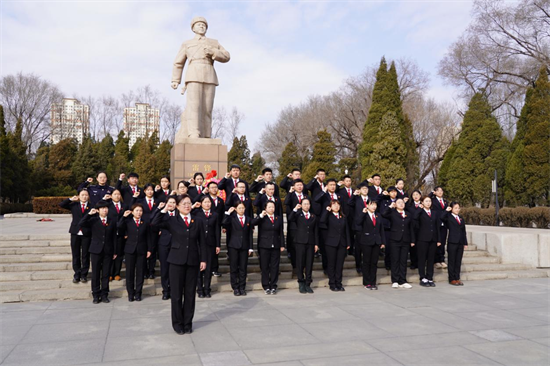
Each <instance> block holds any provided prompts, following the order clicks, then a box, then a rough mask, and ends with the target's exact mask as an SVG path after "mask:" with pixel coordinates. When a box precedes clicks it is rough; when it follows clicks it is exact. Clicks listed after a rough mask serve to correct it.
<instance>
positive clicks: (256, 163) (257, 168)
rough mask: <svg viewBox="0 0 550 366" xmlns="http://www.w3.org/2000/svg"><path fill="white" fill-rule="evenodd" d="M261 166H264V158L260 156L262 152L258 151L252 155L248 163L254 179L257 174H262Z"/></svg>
mask: <svg viewBox="0 0 550 366" xmlns="http://www.w3.org/2000/svg"><path fill="white" fill-rule="evenodd" d="M263 168H265V160H264V158H262V154H260V152H259V151H258V152H256V153H254V155H252V161H251V163H250V171H251V173H252V178H253V179H256V177H257V176H258V175H260V174H262V169H263Z"/></svg>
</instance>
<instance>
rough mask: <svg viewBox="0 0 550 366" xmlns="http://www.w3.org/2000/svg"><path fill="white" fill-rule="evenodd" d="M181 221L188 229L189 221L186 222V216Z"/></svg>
mask: <svg viewBox="0 0 550 366" xmlns="http://www.w3.org/2000/svg"><path fill="white" fill-rule="evenodd" d="M183 220H184V221H185V225H187V227H189V221H187V216H185V217H184V218H183Z"/></svg>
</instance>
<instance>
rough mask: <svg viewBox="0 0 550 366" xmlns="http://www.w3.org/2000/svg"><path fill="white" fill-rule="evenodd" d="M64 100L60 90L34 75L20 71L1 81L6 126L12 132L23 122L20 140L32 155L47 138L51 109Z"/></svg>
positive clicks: (1, 96)
mask: <svg viewBox="0 0 550 366" xmlns="http://www.w3.org/2000/svg"><path fill="white" fill-rule="evenodd" d="M62 99H63V94H62V93H61V91H60V90H59V89H58V88H57V86H55V85H54V84H52V83H51V82H49V81H47V80H43V79H41V78H40V77H39V76H36V75H34V74H24V73H23V72H19V73H17V74H15V75H7V76H4V77H2V79H1V80H0V103H1V104H2V105H3V106H4V108H5V110H6V112H7V113H6V125H7V127H8V128H9V129H13V128H14V126H15V123H16V122H17V119H21V121H22V123H23V141H24V142H25V144H26V145H27V152H28V153H32V152H34V151H35V150H36V148H38V146H39V145H40V143H41V142H42V141H46V140H47V139H48V138H49V136H50V108H51V105H52V103H55V102H60V101H61V100H62Z"/></svg>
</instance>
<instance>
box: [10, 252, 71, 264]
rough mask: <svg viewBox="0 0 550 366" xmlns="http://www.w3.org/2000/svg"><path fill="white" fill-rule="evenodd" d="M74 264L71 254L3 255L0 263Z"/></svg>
mask: <svg viewBox="0 0 550 366" xmlns="http://www.w3.org/2000/svg"><path fill="white" fill-rule="evenodd" d="M42 262H72V256H71V255H70V254H26V255H2V256H0V263H42Z"/></svg>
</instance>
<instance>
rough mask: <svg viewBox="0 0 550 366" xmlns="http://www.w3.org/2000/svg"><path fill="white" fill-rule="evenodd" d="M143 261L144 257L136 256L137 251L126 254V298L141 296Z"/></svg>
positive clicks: (141, 255) (143, 255) (142, 255)
mask: <svg viewBox="0 0 550 366" xmlns="http://www.w3.org/2000/svg"><path fill="white" fill-rule="evenodd" d="M145 260H146V255H145V254H138V253H137V251H136V252H134V253H132V254H129V253H126V291H128V296H134V295H138V296H141V292H142V291H143V271H144V270H145Z"/></svg>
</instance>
